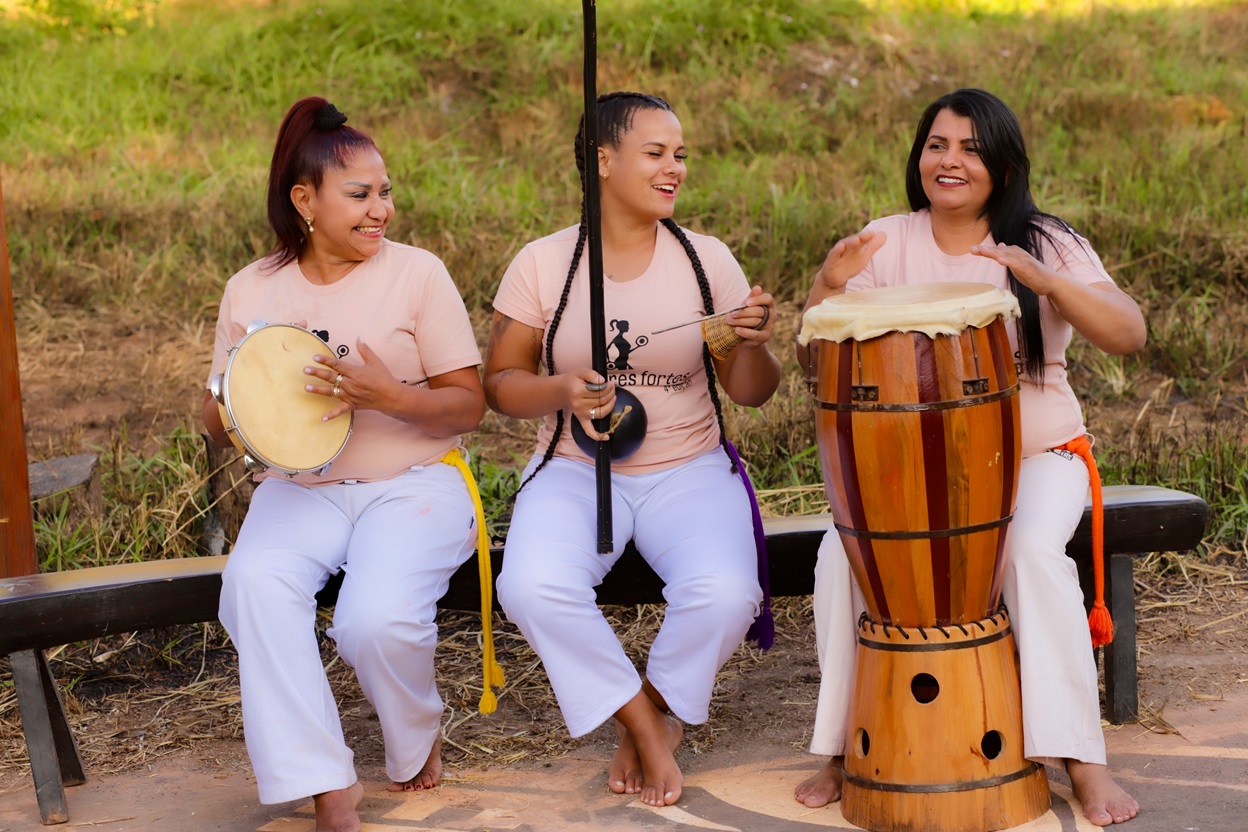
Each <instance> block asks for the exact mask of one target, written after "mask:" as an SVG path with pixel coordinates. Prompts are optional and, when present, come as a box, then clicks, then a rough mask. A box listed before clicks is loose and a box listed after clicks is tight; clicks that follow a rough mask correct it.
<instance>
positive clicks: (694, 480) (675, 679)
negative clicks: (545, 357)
mask: <svg viewBox="0 0 1248 832" xmlns="http://www.w3.org/2000/svg"><path fill="white" fill-rule="evenodd" d="M538 459H539V457H534V459H533V460H532V461H531V462H530V463H529V466H528V468H527V469H526V471H525V477H527V476H528V473H529V471H530V470H532V468H533V467H534V465H536V463H537V461H538ZM611 483H612V501H611V511H612V520H613V524H614V534H613V538H612V539H613V543H614V545H615V552H613V553H612V554H610V555H600V554H598V550H597V520H596V517H597V509H596V493H597V492H596V489H595V475H594V468H593V466H592V465H588V464H585V463H583V462H577V461H574V460H570V459H564V458H562V457H556V458H554V459H552V460H551V461H550V462H549V463H548V464H547V465H546V467H545V468H543V469H542V470H541V472H539V473H538V475H537V476H536V477H534V478H533V480H532V482H530V483H529V484H528V485H526V486H525V487H524V490H523V491H521V492H520V495H519V497H518V498H517V500H516V509H515V514H514V516H513V517H512V521H511V529H510V531H509V532H508V534H507V545H506V550H505V554H504V558H503V570H502V573H501V574H500V575H499V576H498V581H497V586H498V600H499V603H500V604H501V605H502V607H503V609H504V610H506V612H507V617H508V618H510V619H511V620H512V621H513V622H515V624H516V625H517V626H518V627H519V628H520V631H521V632H522V633H523V634H524V637H525V638H526V639H528V641H529V643H530V644H531V645H532V646H533V649H534V650H535V651H536V652H537V654H538V656H540V657H541V659H542V663H543V664H544V665H545V668H546V673H547V675H548V676H549V677H550V683H551V687H552V688H553V689H554V691H555V695H556V697H557V698H558V700H559V707H560V708H561V709H562V711H563V717H564V721H565V722H566V723H567V725H568V730H569V732H570V733H571V734H572V736H574V737H579V736H581V735H583V734H586V733H588V732H589V731H592V730H593V729H595V728H597V727H598V726H599V725H601V724H602V723H603V722H604V721H606V720H607V719H608V718H609V717H611V716H612V715H613V714H614V713H615V712H616V711H618V710H619V709H620V708H621V707H623V706H624V705H625V704H626V703H627V702H628V701H629V700H630V699H632V698H633V697H634V696H635V695H636V694H637V692H638V691H639V690H640V689H641V678H640V677H639V676H638V674H637V670H636V669H635V668H634V667H633V663H632V661H631V660H630V659H629V658H628V656H627V655H625V653H624V649H623V648H622V647H621V646H620V642H619V639H618V638H617V637H616V634H615V632H614V631H613V630H612V629H611V625H610V624H609V623H608V622H607V620H606V618H605V617H604V616H603V613H602V610H601V609H599V607H598V606H597V604H596V602H595V596H594V587H595V586H597V585H598V584H599V583H601V582H602V579H603V577H605V576H606V574H607V572H608V571H610V569H611V567H612V566H613V565H614V564H615V562H616V560H617V559H618V558H619V556H620V554H622V553H623V550H624V546H625V544H626V543H627V542H628V540H629V539H630V538H632V539H634V540H635V542H636V545H637V550H638V551H639V552H640V553H641V555H642V557H644V558H645V559H646V561H647V562H648V563H649V564H650V565H651V566H652V567H653V568H654V571H655V572H656V573H657V574H658V575H659V577H660V578H662V579H663V580H664V581H665V582H666V587H665V588H664V590H663V597H664V598H665V599H666V601H667V609H666V612H665V614H664V617H663V625H662V627H661V628H660V630H659V633H658V635H657V636H656V637H655V639H654V644H653V645H652V646H651V648H650V655H649V658H648V661H647V666H646V677H647V679H648V680H649V681H650V684H652V685H653V686H654V687H655V689H656V690H658V691H659V693H660V694H662V695H663V698H664V699H665V700H666V701H667V704H668V707H669V708H670V709H671V710H672V712H673V713H674V714H676V716H678V717H679V718H680V719H682V720H684V721H685V722H689V723H695V724H696V723H702V722H705V721H706V720H707V718H708V715H709V713H708V712H709V706H710V699H711V689H712V687H713V686H714V683H715V674H716V672H717V671H718V670H719V668H720V667H722V666H723V664H724V662H725V661H727V660H728V658H729V657H730V656H731V655H732V654H733V652H734V651H735V650H736V649H737V645H739V644H740V643H741V639H742V638H743V637H744V636H745V633H746V630H748V629H749V627H750V624H751V623H752V622H753V620H754V617H755V616H756V615H757V614H758V610H759V604H760V603H761V602H762V591H761V590H760V589H759V584H758V565H757V560H756V553H755V550H754V533H753V524H752V522H751V519H750V518H751V515H750V504H749V498H748V497H747V495H746V492H745V486H744V485H743V484H742V482H741V479H740V477H739V476H738V475H737V474H735V473H733V472H732V470H731V467H730V462H729V460H728V457H727V455H726V454H725V453H724V452H723V451H722V450H720V449H716V450H714V451H712V452H710V453H707V454H704V455H703V456H701V457H698V458H697V459H694V460H693V461H691V462H687V463H684V464H682V465H679V466H676V467H674V468H669V469H667V470H663V471H658V472H655V473H650V474H635V475H628V474H613V475H612V477H611Z"/></svg>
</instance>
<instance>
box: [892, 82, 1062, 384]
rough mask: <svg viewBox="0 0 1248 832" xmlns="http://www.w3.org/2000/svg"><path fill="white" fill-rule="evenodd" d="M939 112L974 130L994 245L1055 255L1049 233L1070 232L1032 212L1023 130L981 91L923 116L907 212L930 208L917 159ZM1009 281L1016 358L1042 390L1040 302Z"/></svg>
mask: <svg viewBox="0 0 1248 832" xmlns="http://www.w3.org/2000/svg"><path fill="white" fill-rule="evenodd" d="M942 110H949V111H951V112H952V113H953V114H954V115H957V116H961V117H962V118H969V119H970V120H971V124H972V125H973V127H974V131H975V139H976V143H977V145H978V150H979V157H980V159H981V160H982V161H983V163H984V167H985V168H987V170H988V174H989V176H990V177H991V178H992V193H991V194H990V195H989V197H988V201H987V202H986V203H985V204H984V212H983V216H985V217H987V219H988V227H989V229H990V230H991V232H992V238H993V239H994V240H996V241H997V242H999V243H1005V244H1006V245H1011V246H1018V247H1019V248H1021V249H1023V250H1024V251H1026V252H1027V253H1028V254H1030V255H1031V256H1032V257H1035V258H1036V259H1037V260H1041V261H1043V255H1042V253H1041V248H1040V247H1041V245H1042V242H1043V241H1044V240H1048V241H1049V242H1050V243H1051V244H1053V245H1054V247H1055V248H1058V249H1059V250H1060V246H1058V245H1057V241H1056V240H1055V239H1054V238H1053V234H1052V232H1051V231H1050V229H1051V228H1057V229H1060V230H1062V231H1066V232H1069V233H1070V234H1072V235H1073V234H1075V230H1074V229H1073V228H1071V227H1070V224H1069V223H1067V222H1066V221H1065V220H1063V219H1061V218H1059V217H1055V216H1053V215H1052V214H1046V213H1044V212H1043V211H1041V210H1040V209H1039V208H1037V207H1036V203H1035V201H1034V200H1033V199H1032V196H1031V185H1030V184H1029V181H1028V177H1029V176H1030V174H1031V162H1030V160H1029V159H1028V158H1027V147H1026V145H1025V144H1024V142H1023V131H1022V128H1021V127H1020V126H1019V123H1018V119H1017V118H1016V117H1015V115H1014V113H1013V112H1012V111H1011V110H1010V108H1009V107H1007V106H1006V104H1005V102H1003V101H1002V100H1001V99H999V98H997V97H996V96H995V95H993V94H992V93H989V92H985V91H984V90H978V89H960V90H956V91H954V92H951V93H949V94H947V95H944V96H941V97H940V98H938V99H936V100H935V101H934V102H932V103H931V104H930V105H929V106H928V108H927V109H926V110H925V111H924V112H923V116H922V118H920V119H919V125H918V128H917V129H916V130H915V134H914V144H913V145H912V146H911V148H910V158H909V161H908V162H907V164H906V197H907V198H908V199H909V201H910V210H912V211H919V210H922V209H924V208H927V207H929V206H930V205H931V200H930V199H928V198H927V194H926V192H924V190H923V179H922V177H921V176H920V174H919V157H920V156H922V155H923V148H924V146H925V145H926V144H927V136H928V134H929V133H930V132H931V130H932V124H933V122H935V121H936V117H937V116H938V115H940V113H941V111H942ZM1076 239H1077V238H1076ZM1081 245H1082V243H1081ZM1008 275H1009V281H1010V290H1011V291H1012V292H1013V293H1014V296H1015V297H1016V298H1018V307H1019V311H1020V312H1021V313H1022V317H1021V319H1020V321H1019V324H1018V328H1019V337H1018V346H1019V351H1020V358H1021V359H1022V362H1023V365H1024V368H1025V371H1026V373H1027V375H1028V376H1030V377H1031V378H1032V379H1033V380H1035V381H1036V382H1038V383H1040V384H1043V383H1044V332H1043V330H1042V329H1041V322H1040V296H1039V295H1037V294H1036V292H1035V290H1033V289H1032V288H1031V287H1029V286H1027V285H1025V284H1024V283H1023V282H1022V281H1020V280H1019V279H1018V278H1017V277H1015V276H1014V272H1013V271H1012V270H1010V271H1008Z"/></svg>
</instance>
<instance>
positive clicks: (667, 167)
mask: <svg viewBox="0 0 1248 832" xmlns="http://www.w3.org/2000/svg"><path fill="white" fill-rule="evenodd" d="M686 155H687V154H686V152H685V139H684V134H683V133H682V131H681V129H680V120H679V119H677V118H676V116H675V115H674V114H673V113H671V112H669V111H667V110H654V109H643V110H637V111H636V112H635V113H633V122H632V126H631V127H630V129H629V130H628V132H626V133H624V134H623V135H622V136H621V137H620V141H619V146H618V147H601V148H599V151H598V158H599V165H598V172H599V177H600V182H601V198H602V203H603V212H604V213H606V212H607V211H610V212H611V213H612V214H613V215H616V216H620V215H630V216H633V217H635V218H637V219H639V220H642V221H646V222H654V221H657V220H660V219H665V218H667V217H670V216H672V213H673V211H675V208H676V196H677V195H678V194H679V193H680V186H681V184H682V183H683V182H684V181H685V172H686V171H685V157H686Z"/></svg>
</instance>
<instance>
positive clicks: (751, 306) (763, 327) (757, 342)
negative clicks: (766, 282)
mask: <svg viewBox="0 0 1248 832" xmlns="http://www.w3.org/2000/svg"><path fill="white" fill-rule="evenodd" d="M741 305H742V306H744V307H745V308H744V309H741V310H738V311H736V312H730V313H729V314H728V316H727V318H725V323H727V324H728V325H730V326H732V327H734V328H735V329H736V333H737V334H738V335H740V336H741V337H742V338H744V339H745V343H743V344H742V346H747V347H761V346H762V345H763V344H766V343H767V342H768V341H769V340H771V332H772V330H774V329H775V328H776V300H775V298H773V297H772V296H771V295H770V294H769V293H767V292H764V291H763V288H762V287H761V286H755V287H753V288H752V289H750V294H749V295H748V296H747V297H746V299H745V300H744V301H743V302H742V303H741Z"/></svg>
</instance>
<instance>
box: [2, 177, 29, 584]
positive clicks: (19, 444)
mask: <svg viewBox="0 0 1248 832" xmlns="http://www.w3.org/2000/svg"><path fill="white" fill-rule="evenodd" d="M35 571H36V564H35V526H34V520H33V518H32V515H31V510H30V479H29V474H28V472H27V469H26V430H25V425H24V424H23V422H22V388H21V383H20V380H19V379H18V372H17V322H16V320H15V319H14V315H13V286H12V284H11V283H10V281H9V239H8V235H7V234H6V233H5V222H4V190H3V188H0V578H9V577H14V576H17V575H32V574H34V573H35Z"/></svg>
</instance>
